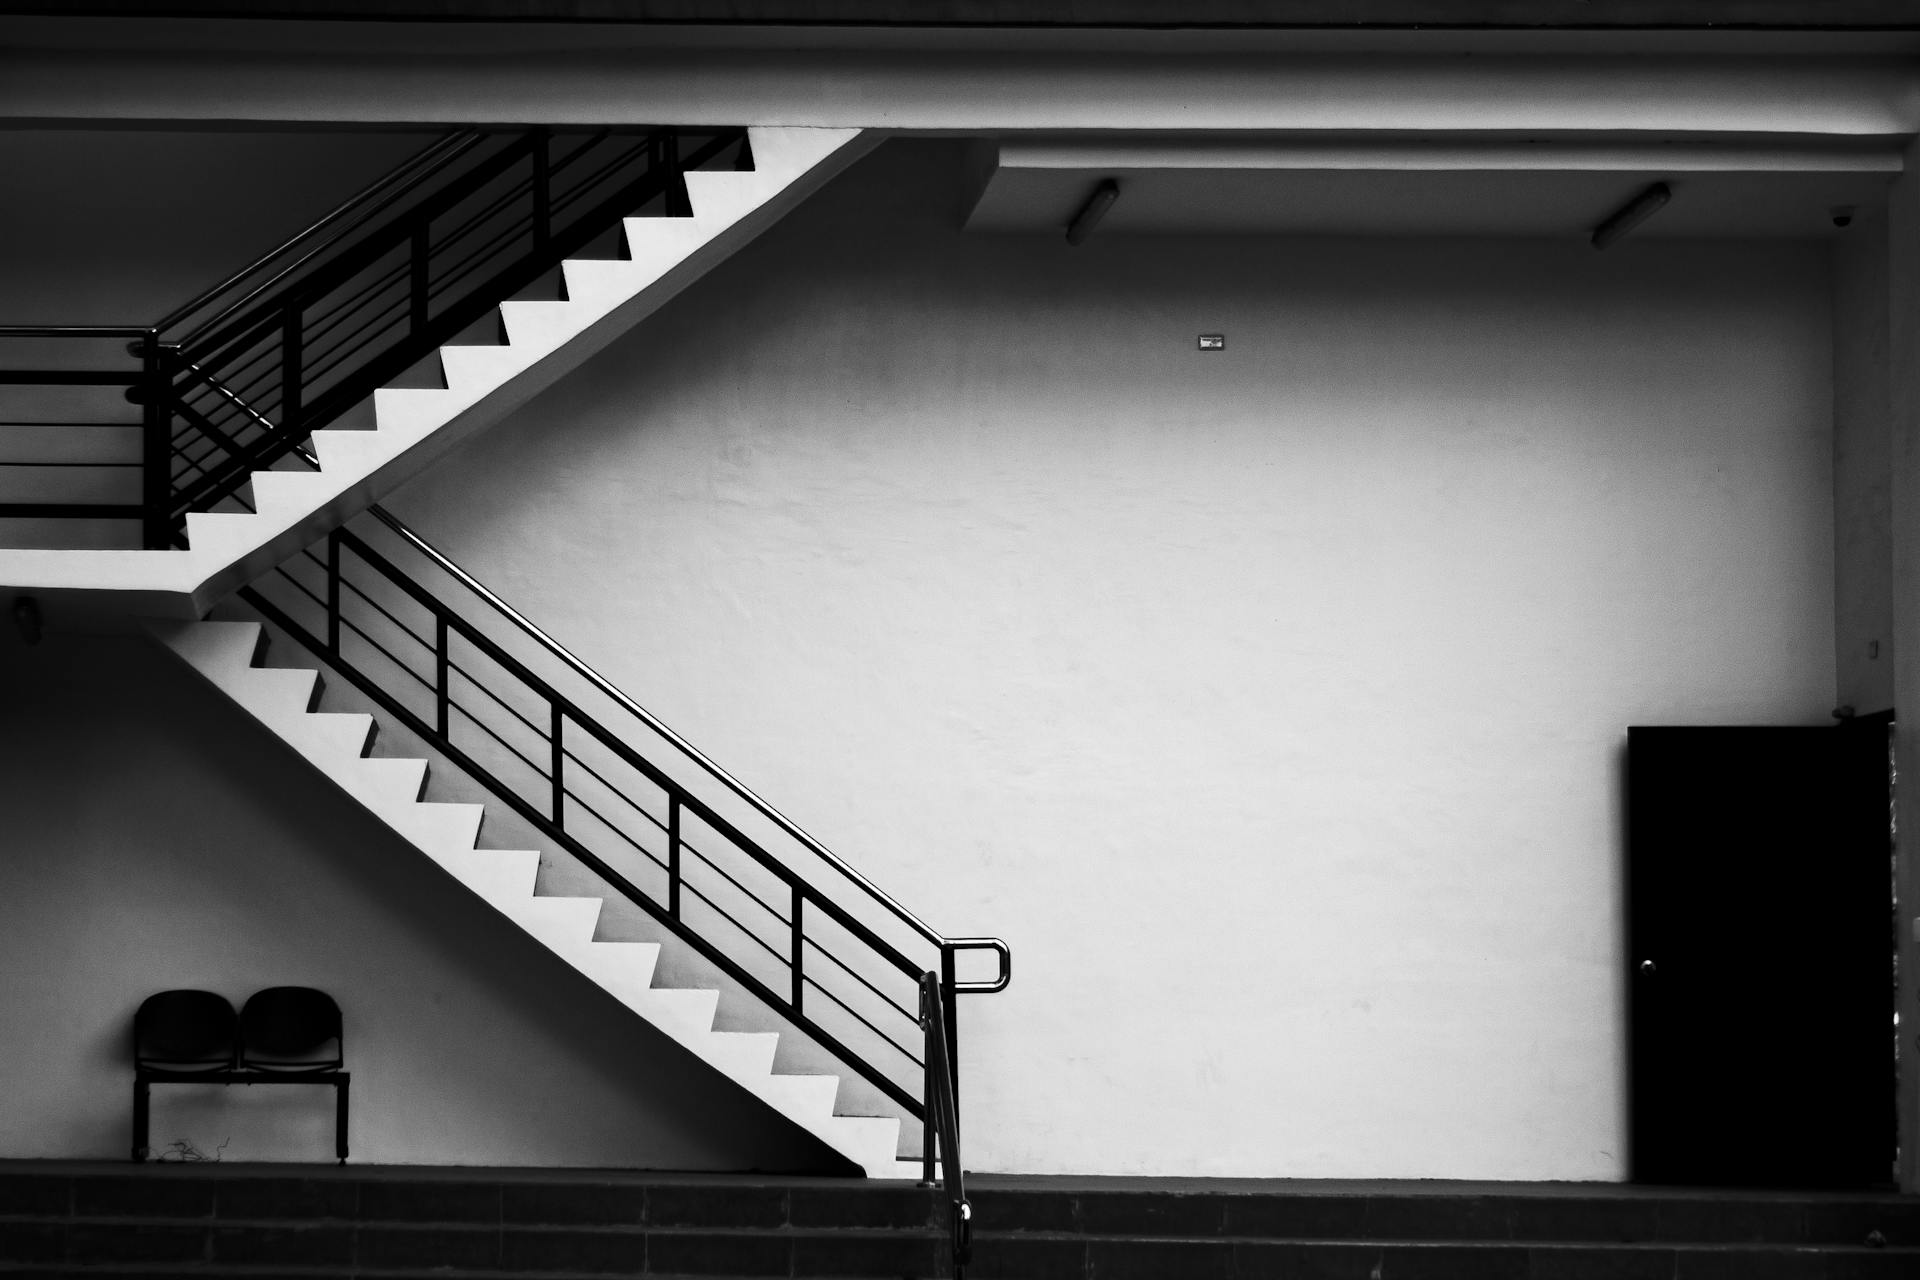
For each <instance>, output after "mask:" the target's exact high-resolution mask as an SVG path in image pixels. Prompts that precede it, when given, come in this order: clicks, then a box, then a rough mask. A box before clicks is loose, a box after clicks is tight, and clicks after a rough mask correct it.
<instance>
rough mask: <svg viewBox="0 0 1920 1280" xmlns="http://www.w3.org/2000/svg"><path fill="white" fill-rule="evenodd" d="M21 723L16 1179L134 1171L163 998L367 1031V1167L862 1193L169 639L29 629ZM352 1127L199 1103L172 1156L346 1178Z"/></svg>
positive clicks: (291, 1098)
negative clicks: (213, 684) (214, 687)
mask: <svg viewBox="0 0 1920 1280" xmlns="http://www.w3.org/2000/svg"><path fill="white" fill-rule="evenodd" d="M0 716H3V717H4V723H5V732H4V736H0V811H4V812H5V813H6V814H7V815H8V820H9V827H10V831H9V835H8V841H7V844H8V846H9V856H8V857H7V858H6V859H5V860H4V862H0V968H4V971H5V972H6V973H7V974H8V975H9V977H10V981H9V982H8V983H7V984H6V989H5V991H4V993H0V1019H3V1020H4V1022H5V1025H7V1026H8V1027H9V1028H11V1029H12V1033H11V1034H10V1035H9V1036H7V1037H6V1038H5V1039H4V1041H0V1077H4V1078H5V1079H6V1080H7V1081H8V1082H9V1087H8V1089H7V1090H6V1092H5V1095H4V1097H0V1157H39V1158H72V1157H81V1158H111V1159H117V1158H124V1157H125V1155H126V1153H127V1147H128V1137H127V1135H128V1121H129V1113H128V1108H129V1097H130V1088H131V1080H132V1071H131V1066H130V1057H129V1036H130V1031H129V1028H130V1026H131V1020H132V1016H133V1011H134V1009H135V1008H136V1006H137V1005H138V1004H139V1002H140V1000H141V999H143V998H144V997H145V996H146V995H148V994H150V993H151V992H153V991H156V990H160V989H163V988H168V987H204V988H207V989H210V990H213V991H218V992H220V993H222V994H224V995H226V996H228V997H229V998H230V999H233V1000H234V1001H235V1002H236V1003H237V1002H238V1001H240V1000H242V999H244V998H245V996H246V995H247V994H248V993H250V992H252V991H253V990H255V989H257V988H259V987H263V986H269V985H276V984H289V985H307V986H317V987H320V988H322V989H324V990H327V991H329V992H331V993H333V994H334V995H335V996H336V997H337V998H338V999H339V1000H340V1002H341V1004H342V1005H343V1007H344V1008H345V1010H346V1017H347V1038H348V1043H349V1045H350V1046H351V1049H350V1053H351V1062H350V1066H351V1068H352V1070H353V1072H354V1106H353V1117H354V1118H353V1134H352V1145H353V1159H354V1161H355V1162H356V1163H424V1164H497V1165H528V1166H575V1167H640V1168H660V1169H695V1170H699V1169H705V1170H747V1169H763V1170H795V1171H797V1170H826V1169H835V1168H837V1162H836V1157H834V1156H833V1155H832V1154H831V1153H830V1152H829V1151H827V1149H826V1148H825V1147H823V1146H820V1145H819V1144H818V1143H817V1142H816V1141H815V1140H814V1139H812V1138H811V1137H809V1136H808V1135H806V1134H804V1133H802V1132H801V1131H799V1130H798V1129H795V1128H793V1127H792V1126H790V1125H788V1124H787V1123H786V1122H785V1121H784V1120H782V1119H780V1118H779V1117H777V1116H776V1115H775V1114H774V1113H773V1112H771V1111H769V1110H767V1109H765V1108H764V1107H763V1106H762V1105H761V1104H759V1103H758V1102H756V1101H755V1100H753V1099H751V1098H750V1097H749V1096H748V1095H746V1094H745V1093H743V1092H741V1091H739V1090H737V1089H736V1088H735V1087H734V1086H733V1085H731V1084H729V1083H727V1082H726V1081H724V1080H722V1079H720V1078H719V1077H717V1076H715V1075H713V1074H712V1073H711V1072H710V1071H708V1070H707V1069H706V1068H705V1067H704V1066H702V1065H701V1064H700V1063H698V1061H697V1060H695V1059H694V1058H693V1057H692V1056H691V1055H688V1054H687V1053H686V1052H685V1051H684V1050H682V1049H680V1048H679V1047H678V1046H677V1045H675V1044H673V1043H672V1042H671V1041H669V1040H667V1039H666V1038H664V1037H663V1036H661V1035H660V1034H659V1033H658V1032H655V1031H654V1030H653V1029H652V1028H651V1027H648V1026H646V1025H645V1024H643V1023H641V1022H640V1021H639V1020H638V1019H636V1018H634V1017H632V1016H631V1015H630V1014H628V1013H627V1012H626V1011H625V1010H624V1009H623V1008H622V1007H621V1006H620V1005H619V1004H618V1003H617V1002H615V1001H614V1000H612V999H611V998H610V997H608V996H606V995H605V994H604V993H603V992H601V991H600V990H599V989H598V988H596V987H594V986H593V985H592V984H591V983H589V982H587V981H586V980H584V979H582V978H580V977H579V976H578V975H577V974H574V973H573V972H572V971H571V970H569V969H568V968H567V967H566V966H565V965H564V963H563V962H561V961H560V960H558V959H557V958H556V957H554V956H552V955H551V954H550V953H548V952H547V951H545V950H544V949H543V948H541V947H540V946H539V945H538V944H537V943H535V942H533V941H532V940H531V939H530V938H528V937H526V936H525V935H524V934H522V933H520V931H518V930H517V929H514V928H512V927H511V926H510V925H508V924H507V923H506V922H504V921H503V920H501V919H500V918H499V917H498V916H497V915H495V914H494V913H493V911H492V910H491V909H490V908H488V907H487V906H486V905H485V904H484V903H482V902H481V901H480V900H479V899H477V898H474V897H472V896H471V895H469V894H468V893H466V892H465V891H464V890H462V889H461V888H460V887H459V886H458V885H457V884H456V883H455V882H453V881H452V880H451V879H449V878H448V877H446V876H445V875H444V874H443V873H442V872H440V871H439V870H438V869H437V868H436V867H434V866H432V865H431V864H430V863H429V862H427V861H426V860H425V859H424V858H422V857H421V856H420V855H419V854H418V853H416V852H415V851H413V850H412V849H411V848H409V847H408V846H406V845H404V844H403V843H402V842H401V841H400V840H399V839H398V838H397V837H396V836H394V835H393V834H392V833H391V832H390V831H388V830H387V829H386V828H385V827H384V826H382V825H380V824H379V823H377V822H375V821H374V820H373V819H372V818H371V817H369V816H368V815H366V814H365V813H363V812H361V811H360V810H358V809H357V808H355V807H354V806H353V805H352V804H351V802H350V801H348V800H347V799H346V798H345V797H343V796H341V795H339V794H337V793H334V792H333V791H332V790H331V788H329V787H328V786H327V784H326V783H324V782H323V781H322V780H321V779H320V778H319V776H318V775H317V774H312V773H310V772H309V771H308V770H307V769H306V767H305V766H304V764H302V763H301V762H300V761H299V760H298V759H297V758H296V757H295V756H294V755H293V754H292V753H291V752H290V751H288V750H287V749H286V748H285V747H284V746H283V745H282V744H280V743H278V742H274V741H272V740H271V739H269V738H268V737H267V736H266V735H265V734H263V733H262V732H261V731H260V729H259V727H258V726H257V725H254V724H252V723H250V722H248V721H247V720H245V719H244V718H243V717H242V715H241V714H240V713H239V712H238V711H237V710H235V709H233V708H230V707H228V706H226V705H225V704H223V703H220V702H219V701H218V700H217V699H216V698H214V697H213V696H212V694H211V693H210V692H209V691H207V690H203V689H200V688H197V687H196V686H195V682H194V678H193V677H192V676H191V675H190V674H189V673H187V672H186V671H185V670H184V669H179V668H176V666H175V664H174V663H172V662H171V660H169V659H168V658H167V657H166V656H165V655H164V654H163V653H161V652H160V650H159V649H158V648H157V647H156V646H152V645H150V644H149V643H148V642H147V641H145V640H144V639H139V638H115V639H106V638H100V639H75V638H62V637H50V638H49V639H48V640H47V641H46V642H45V643H43V644H42V645H40V646H38V647H35V648H27V647H25V646H23V645H21V643H20V642H19V640H18V639H17V637H15V636H14V635H13V634H12V633H11V632H9V634H8V635H7V636H6V637H5V638H4V639H0ZM483 840H484V836H483ZM331 1117H332V1105H331V1098H330V1096H328V1095H327V1092H326V1090H324V1089H316V1090H314V1091H312V1094H311V1096H309V1091H307V1090H303V1089H290V1088H289V1089H278V1090H270V1089H260V1090H248V1089H245V1088H233V1089H224V1090H223V1089H217V1088H212V1087H209V1088H205V1089H202V1088H199V1087H193V1086H182V1087H179V1088H176V1089H173V1090H167V1091H160V1092H159V1093H157V1094H156V1097H155V1105H154V1112H153V1129H152V1133H153V1145H154V1148H155V1150H156V1153H157V1154H158V1155H159V1156H160V1157H161V1158H167V1157H168V1155H169V1154H171V1156H172V1157H173V1158H181V1157H186V1158H192V1156H193V1155H195V1154H198V1155H203V1156H205V1157H208V1158H220V1159H225V1160H237V1159H240V1160H323V1159H326V1158H328V1156H329V1155H330V1152H331V1137H330V1134H331V1128H330V1126H331ZM175 1144H180V1145H175Z"/></svg>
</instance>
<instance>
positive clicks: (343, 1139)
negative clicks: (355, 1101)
mask: <svg viewBox="0 0 1920 1280" xmlns="http://www.w3.org/2000/svg"><path fill="white" fill-rule="evenodd" d="M351 1079H352V1077H351V1076H349V1075H348V1074H347V1073H346V1072H344V1071H343V1072H341V1073H340V1078H339V1079H338V1080H336V1081H334V1085H333V1151H334V1154H335V1155H337V1156H339V1157H340V1163H341V1164H345V1163H346V1162H347V1085H348V1082H349V1081H350V1080H351Z"/></svg>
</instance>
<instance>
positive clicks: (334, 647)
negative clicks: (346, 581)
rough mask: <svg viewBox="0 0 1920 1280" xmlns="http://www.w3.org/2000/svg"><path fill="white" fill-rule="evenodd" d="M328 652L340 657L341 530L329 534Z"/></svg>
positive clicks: (336, 658)
mask: <svg viewBox="0 0 1920 1280" xmlns="http://www.w3.org/2000/svg"><path fill="white" fill-rule="evenodd" d="M327 652H328V653H330V654H332V655H333V656H334V658H335V660H336V661H337V660H338V659H339V657H340V530H338V529H335V530H333V531H332V532H331V533H329V534H327Z"/></svg>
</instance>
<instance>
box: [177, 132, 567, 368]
mask: <svg viewBox="0 0 1920 1280" xmlns="http://www.w3.org/2000/svg"><path fill="white" fill-rule="evenodd" d="M534 137H535V135H534V134H531V133H528V134H523V135H522V136H521V137H519V138H516V139H515V140H514V141H512V142H511V143H509V144H508V145H506V146H504V147H502V148H501V149H500V150H499V151H496V152H495V153H494V154H493V155H491V156H488V157H487V158H486V159H484V160H482V161H481V162H480V163H479V164H477V165H475V166H474V167H473V168H472V169H469V170H467V172H466V173H465V174H463V175H461V176H460V177H459V178H456V179H455V180H454V181H452V182H450V183H448V184H447V185H446V186H445V187H442V188H441V189H440V190H439V191H437V192H435V193H434V194H433V196H432V197H431V198H429V199H428V200H426V201H424V202H423V203H421V204H419V205H417V206H415V207H414V208H412V209H409V210H407V211H406V213H405V214H403V215H402V216H400V217H398V218H395V219H394V220H393V221H392V222H389V223H386V224H384V225H383V226H381V227H380V228H379V229H378V230H376V231H373V232H371V233H370V234H368V235H367V237H366V238H365V239H363V240H359V241H356V242H355V243H353V244H351V245H349V246H347V247H346V248H345V249H343V250H342V251H341V253H340V256H339V257H337V258H335V259H333V260H332V261H331V262H329V263H328V264H327V268H328V271H329V272H330V273H331V274H333V275H335V276H336V277H340V278H344V279H352V278H353V276H354V274H355V273H357V272H358V271H360V270H361V269H362V268H364V267H366V266H368V265H370V264H372V263H373V262H375V261H377V260H378V259H379V257H380V255H381V254H383V253H387V252H389V251H391V250H392V249H394V248H396V247H398V246H399V245H402V244H404V243H406V241H407V240H408V239H409V238H410V237H411V236H412V235H413V232H414V229H415V228H416V227H417V226H419V225H421V224H423V223H429V222H432V221H433V219H434V218H436V217H438V216H439V215H440V214H442V213H445V212H446V211H447V210H448V209H451V208H453V207H454V206H455V205H457V204H459V203H460V201H462V200H464V199H466V198H467V197H468V196H470V195H472V194H474V193H475V192H477V191H479V190H480V189H482V188H483V187H485V186H486V185H487V183H489V182H491V181H492V180H493V179H494V178H496V177H498V176H500V175H501V174H503V173H505V172H506V171H507V170H508V169H510V168H512V167H513V166H514V165H515V164H516V163H518V162H519V161H520V160H522V159H524V158H526V157H527V156H529V155H531V154H532V153H533V142H534ZM337 287H338V285H337V284H330V285H328V286H326V287H325V288H320V287H317V286H316V284H315V282H312V281H308V282H305V283H304V286H303V284H301V283H295V284H291V285H289V286H288V287H287V288H286V289H285V290H283V291H282V292H281V293H280V294H279V295H277V296H275V297H272V298H267V299H265V300H263V301H261V302H260V303H258V304H257V305H256V306H255V307H254V308H253V309H252V310H251V311H246V312H242V313H241V314H240V315H238V316H235V317H234V318H233V319H231V320H228V319H226V317H225V316H222V317H221V318H220V320H219V321H217V322H215V323H224V325H225V327H224V328H220V329H213V324H205V325H201V326H200V327H199V328H197V329H196V330H194V332H193V333H191V334H189V335H188V336H187V337H185V338H183V339H182V340H181V343H180V346H181V349H182V350H183V351H185V350H188V349H192V350H193V351H194V352H196V353H199V352H203V351H208V350H213V349H216V348H219V347H223V346H225V345H227V343H228V341H229V339H230V338H231V337H232V336H233V335H234V334H239V333H246V332H250V331H252V330H255V329H257V328H260V327H262V326H264V325H268V324H272V323H275V322H277V317H278V316H279V315H280V314H281V313H282V312H284V311H286V310H289V309H292V308H298V307H302V306H305V305H306V304H307V303H308V302H311V301H313V300H314V299H316V298H322V297H325V296H326V295H327V293H328V292H330V291H331V290H332V289H334V288H337ZM210 329H213V332H208V330H210Z"/></svg>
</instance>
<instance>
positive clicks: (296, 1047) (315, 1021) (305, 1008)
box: [240, 987, 346, 1071]
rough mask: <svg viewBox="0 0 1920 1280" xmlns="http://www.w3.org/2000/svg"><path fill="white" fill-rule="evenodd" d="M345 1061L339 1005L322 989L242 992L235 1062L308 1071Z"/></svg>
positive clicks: (252, 1065) (268, 988) (264, 1067)
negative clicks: (245, 997) (244, 993)
mask: <svg viewBox="0 0 1920 1280" xmlns="http://www.w3.org/2000/svg"><path fill="white" fill-rule="evenodd" d="M329 1046H331V1052H328V1048H329ZM345 1061H346V1044H345V1042H344V1040H343V1037H342V1036H341V1032H340V1006H339V1005H337V1004H335V1003H334V1002H333V997H332V996H330V995H328V994H327V993H326V992H324V991H316V990H315V989H314V988H312V987H267V988H265V989H264V990H261V991H256V992H254V993H253V994H252V995H250V996H248V997H247V1003H246V1004H245V1005H244V1006H242V1008H241V1010H240V1065H242V1066H244V1067H251V1068H260V1069H264V1070H276V1069H278V1070H309V1071H311V1070H320V1069H335V1068H339V1067H341V1066H343V1065H344V1064H345Z"/></svg>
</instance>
